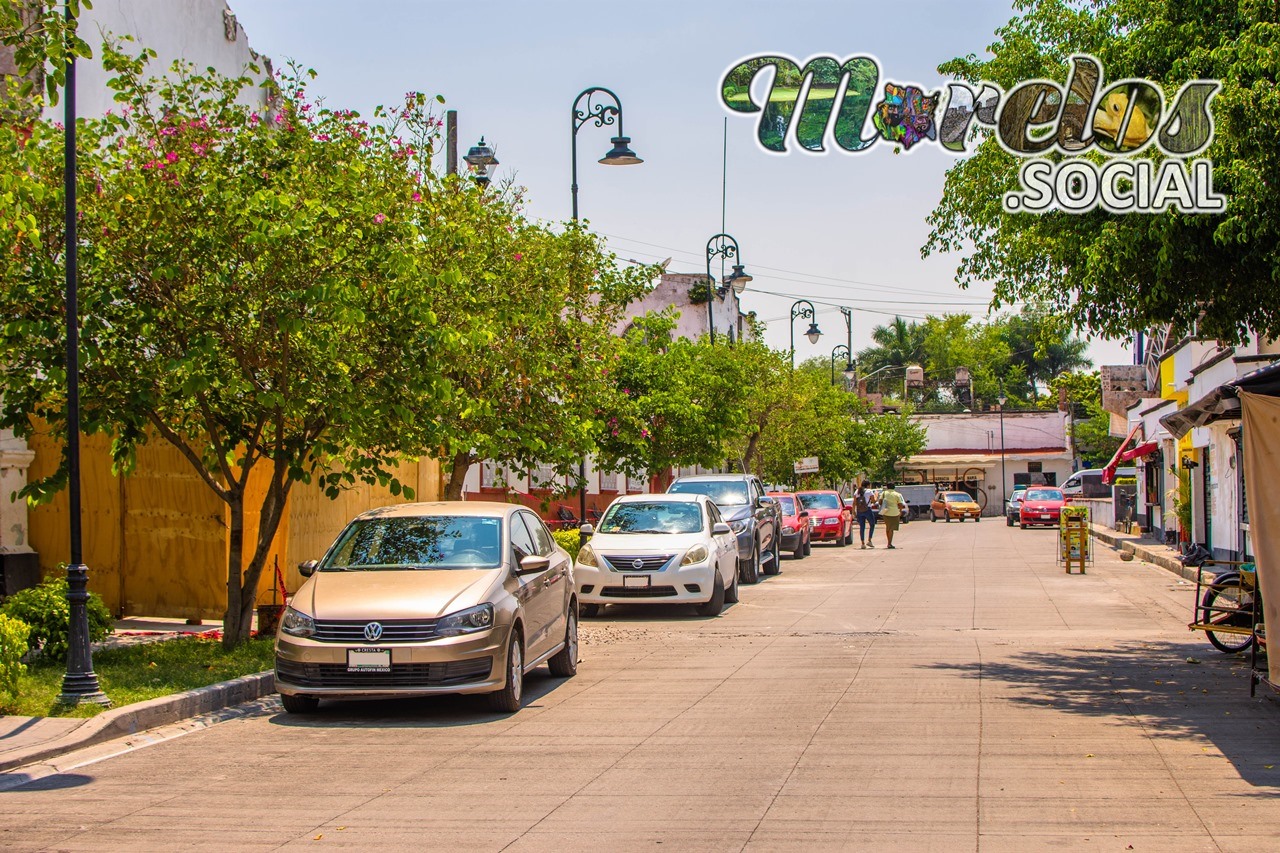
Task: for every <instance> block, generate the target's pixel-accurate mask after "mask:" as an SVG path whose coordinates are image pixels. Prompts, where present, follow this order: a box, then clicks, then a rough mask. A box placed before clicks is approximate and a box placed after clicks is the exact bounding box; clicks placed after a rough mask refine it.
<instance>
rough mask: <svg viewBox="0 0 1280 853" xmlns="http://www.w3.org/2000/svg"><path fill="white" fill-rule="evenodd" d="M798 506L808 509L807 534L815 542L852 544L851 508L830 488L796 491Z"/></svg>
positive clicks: (841, 544)
mask: <svg viewBox="0 0 1280 853" xmlns="http://www.w3.org/2000/svg"><path fill="white" fill-rule="evenodd" d="M796 498H797V499H798V500H799V501H800V506H801V507H803V508H804V509H806V510H808V511H809V535H810V536H811V537H812V538H813V541H815V542H835V543H836V544H837V545H840V546H841V547H843V546H845V545H852V544H853V508H852V507H848V506H845V503H844V501H843V500H841V499H840V493H839V492H837V491H834V490H831V489H822V490H817V489H815V490H813V491H809V492H796Z"/></svg>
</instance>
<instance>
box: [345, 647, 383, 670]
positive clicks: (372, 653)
mask: <svg viewBox="0 0 1280 853" xmlns="http://www.w3.org/2000/svg"><path fill="white" fill-rule="evenodd" d="M390 671H391V650H390V649H347V672H390Z"/></svg>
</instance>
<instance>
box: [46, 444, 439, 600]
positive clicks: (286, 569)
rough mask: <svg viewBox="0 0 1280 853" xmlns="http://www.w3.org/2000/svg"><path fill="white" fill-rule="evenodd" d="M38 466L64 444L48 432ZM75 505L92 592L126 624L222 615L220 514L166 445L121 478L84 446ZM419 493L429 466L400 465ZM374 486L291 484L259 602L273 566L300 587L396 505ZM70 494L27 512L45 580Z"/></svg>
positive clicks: (248, 543) (53, 564) (428, 479)
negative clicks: (333, 546)
mask: <svg viewBox="0 0 1280 853" xmlns="http://www.w3.org/2000/svg"><path fill="white" fill-rule="evenodd" d="M29 444H30V447H31V449H32V450H33V451H35V454H36V457H35V461H34V462H33V463H32V466H31V469H30V476H31V478H32V479H36V478H39V477H44V476H48V475H49V474H51V473H52V472H53V471H54V470H56V468H57V465H58V459H59V454H60V452H61V443H60V442H59V441H56V440H54V439H53V438H50V437H48V436H38V437H36V438H33V439H32V440H31V441H30V442H29ZM81 457H82V461H81V483H82V485H81V495H82V497H81V503H82V506H83V522H82V523H83V527H84V535H83V541H84V559H85V564H86V565H87V566H88V567H89V588H90V589H91V590H93V591H94V592H96V593H98V594H99V595H101V596H102V598H103V601H104V602H105V603H106V605H107V607H108V608H109V609H110V610H111V612H113V613H119V614H124V615H131V616H158V617H176V618H202V619H221V618H222V614H223V610H224V609H225V607H226V571H227V569H226V566H227V556H228V542H227V530H228V522H227V509H226V505H225V504H224V503H223V502H222V501H221V500H219V499H218V497H217V496H216V495H215V494H214V493H213V491H212V490H211V489H210V488H209V487H208V486H207V485H206V484H205V483H204V481H203V480H201V479H200V477H199V475H197V474H196V473H195V470H194V469H193V468H192V467H191V464H190V463H189V462H188V461H187V460H186V459H185V458H183V456H182V455H181V454H180V453H179V452H178V451H177V449H175V448H174V447H173V446H172V445H170V444H168V443H167V442H164V441H161V440H153V441H152V442H151V443H150V444H147V445H144V446H143V447H140V448H139V449H138V460H137V465H136V467H135V469H134V471H133V472H132V473H131V474H130V475H129V476H128V477H116V476H114V475H113V474H112V473H111V461H110V460H111V457H110V442H109V440H107V439H105V438H103V437H101V436H92V437H85V438H83V439H82V440H81ZM397 474H398V476H399V478H400V480H401V482H402V483H404V484H406V485H408V486H410V487H413V488H415V489H416V490H417V499H418V500H435V499H437V498H438V497H439V494H440V468H439V464H438V463H436V462H435V460H430V459H424V460H422V461H420V462H412V463H406V464H404V465H402V466H401V467H400V469H399V470H398V472H397ZM266 478H267V470H266V466H265V464H263V465H260V466H259V467H258V468H256V469H255V471H254V476H253V477H251V479H250V483H249V489H248V495H247V497H248V500H247V507H248V509H247V510H246V517H245V554H244V557H245V561H246V562H247V561H248V560H249V558H250V557H251V556H252V548H253V543H254V542H255V541H256V539H257V526H258V516H257V509H256V507H257V506H258V505H259V504H260V501H261V496H262V494H263V492H264V490H265V488H266ZM403 502H404V498H403V497H393V496H392V495H391V493H390V492H389V491H388V490H387V489H385V488H381V487H376V486H365V485H363V484H362V485H360V486H359V487H357V488H353V489H350V490H347V491H345V492H343V493H342V494H341V495H339V497H338V498H337V499H336V500H330V499H328V498H326V497H325V496H324V493H323V492H322V491H321V490H320V489H319V488H317V487H315V486H308V485H306V484H303V483H296V484H294V486H293V490H292V492H291V494H290V497H289V504H288V507H287V509H286V512H285V517H284V518H283V519H282V520H281V523H280V528H279V530H278V531H277V533H276V538H275V542H274V544H273V548H272V551H271V554H270V555H269V556H268V558H267V566H266V569H265V570H264V572H263V574H262V579H261V583H260V584H259V588H258V601H259V603H268V602H271V601H272V589H273V587H274V579H275V572H274V569H273V564H274V562H275V560H277V559H278V560H279V564H280V568H281V571H282V573H283V574H284V575H285V579H286V581H285V583H286V588H287V589H288V590H289V591H290V592H293V591H294V590H296V589H297V588H298V586H300V585H301V583H302V578H301V576H300V575H299V574H298V571H297V564H298V563H299V562H302V561H303V560H310V559H317V558H319V557H320V556H321V555H322V554H323V553H324V550H325V549H326V548H327V547H328V546H329V543H330V542H332V541H333V538H334V536H336V535H337V533H338V532H339V531H340V530H341V529H342V527H343V526H344V525H345V524H346V523H347V522H348V521H349V520H350V519H351V518H352V517H353V516H355V515H357V514H359V513H361V512H364V511H365V510H368V509H373V508H375V507H379V506H387V505H390V504H395V503H403ZM67 519H68V513H67V496H66V493H65V492H62V493H59V494H58V495H57V497H55V498H54V499H53V500H52V501H50V502H49V503H48V504H45V505H43V506H38V507H33V508H32V509H31V512H30V534H31V538H30V542H31V547H32V548H34V549H35V550H36V551H37V553H38V554H39V556H40V567H41V569H42V570H43V571H44V572H45V573H46V574H49V573H51V572H53V571H55V570H56V569H57V567H58V566H59V565H60V564H62V563H65V562H66V561H67V558H68V534H67Z"/></svg>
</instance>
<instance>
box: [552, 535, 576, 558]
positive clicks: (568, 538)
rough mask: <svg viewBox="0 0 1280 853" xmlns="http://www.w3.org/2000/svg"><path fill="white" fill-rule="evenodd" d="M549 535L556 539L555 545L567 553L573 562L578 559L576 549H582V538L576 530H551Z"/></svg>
mask: <svg viewBox="0 0 1280 853" xmlns="http://www.w3.org/2000/svg"><path fill="white" fill-rule="evenodd" d="M551 535H552V536H554V537H555V538H556V544H557V545H559V546H560V547H561V548H563V549H565V550H566V551H568V552H569V556H570V557H573V558H574V559H575V560H576V559H577V558H578V549H579V548H581V547H582V537H581V536H580V535H579V534H578V531H576V530H553V531H551Z"/></svg>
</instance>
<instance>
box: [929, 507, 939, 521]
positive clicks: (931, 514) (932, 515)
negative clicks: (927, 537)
mask: <svg viewBox="0 0 1280 853" xmlns="http://www.w3.org/2000/svg"><path fill="white" fill-rule="evenodd" d="M937 520H938V516H937V514H936V513H935V512H934V511H933V510H929V523H930V524H932V523H933V522H935V521H937Z"/></svg>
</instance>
